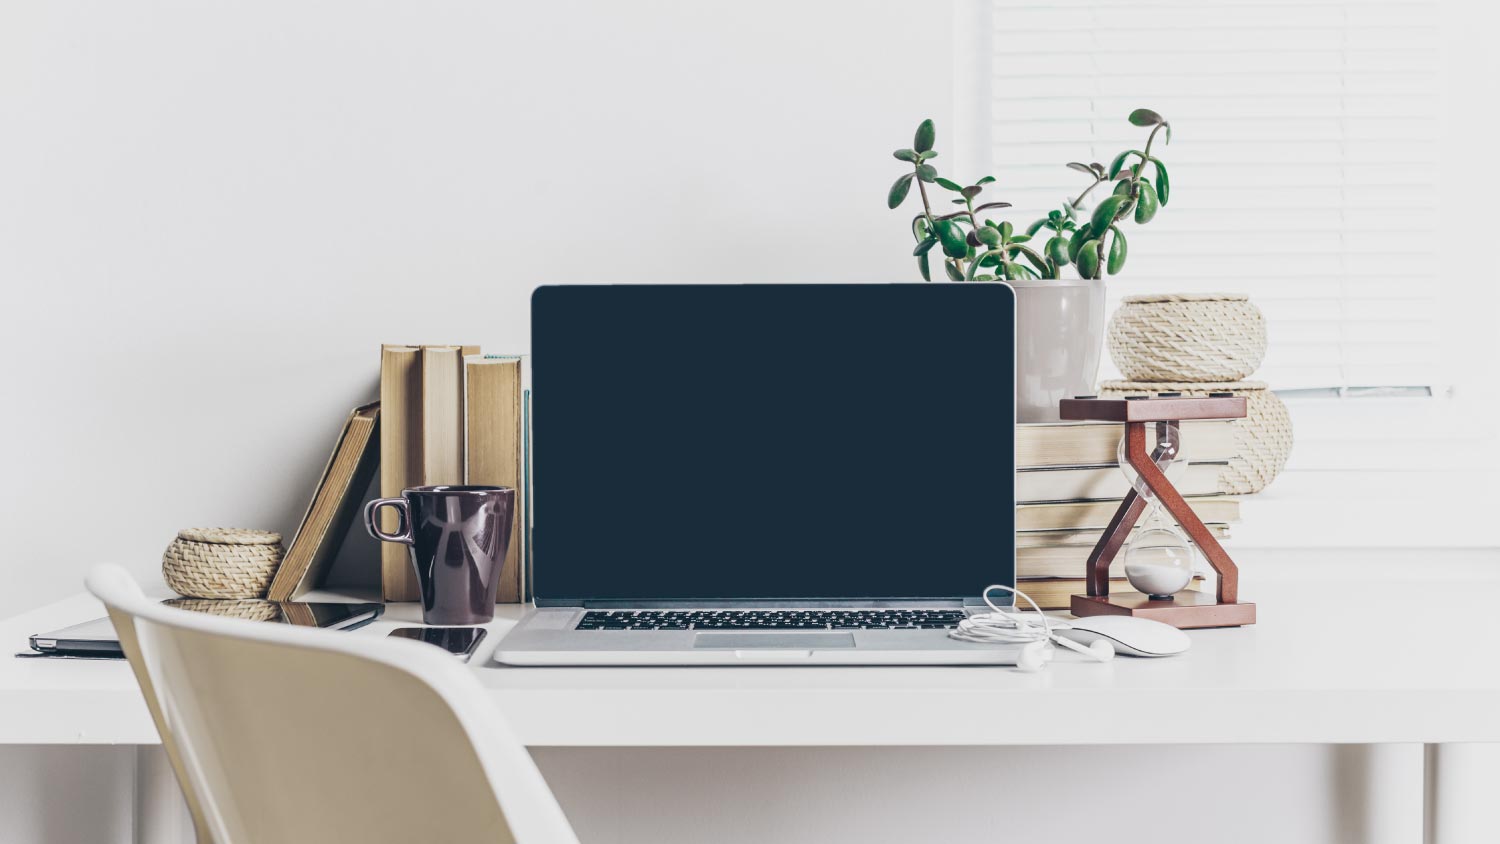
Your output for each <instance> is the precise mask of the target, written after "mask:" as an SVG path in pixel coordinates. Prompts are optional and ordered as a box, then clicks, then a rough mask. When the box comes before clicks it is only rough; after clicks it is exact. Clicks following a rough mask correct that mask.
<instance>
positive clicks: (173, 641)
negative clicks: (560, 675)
mask: <svg viewBox="0 0 1500 844" xmlns="http://www.w3.org/2000/svg"><path fill="white" fill-rule="evenodd" d="M88 589H89V591H90V592H92V593H93V594H94V596H95V597H97V598H99V600H101V601H103V602H104V605H105V606H106V607H108V609H109V615H110V619H111V620H112V621H113V622H114V626H115V631H116V632H117V633H118V634H119V636H120V642H121V644H122V645H123V647H124V650H125V653H126V655H127V656H128V657H129V659H130V664H131V666H132V668H133V669H134V670H135V676H136V680H137V681H139V683H140V686H141V690H142V692H143V693H144V694H145V697H146V702H147V704H148V705H149V706H150V708H151V715H152V717H153V718H155V719H156V727H157V730H158V731H159V732H160V733H161V739H162V744H163V745H164V747H165V749H166V751H167V754H168V757H169V758H170V759H171V762H172V767H173V769H174V770H175V771H176V773H177V781H178V782H179V783H180V784H181V785H182V790H183V792H184V794H185V796H186V797H187V802H188V809H189V811H191V812H192V815H193V822H194V825H195V826H196V828H197V832H198V838H199V841H200V842H202V844H297V842H316V844H326V842H329V841H349V842H358V843H359V844H382V842H390V844H412V843H413V842H444V844H466V843H467V842H485V844H501V842H519V844H542V842H546V844H551V842H560V843H561V844H569V843H570V842H571V843H572V844H576V842H577V838H575V837H574V835H573V832H572V830H571V828H570V827H569V826H568V822H567V819H566V818H565V817H564V816H563V813H562V809H561V808H559V807H558V805H557V801H556V800H555V799H554V798H553V796H552V792H551V791H550V790H548V788H547V784H546V782H545V781H544V780H543V779H542V775H541V773H540V772H539V771H537V768H536V765H535V764H534V763H533V762H532V760H531V757H530V755H528V754H527V752H526V749H525V747H523V746H522V745H521V743H520V742H519V741H517V740H516V737H515V735H513V734H512V733H511V731H510V729H509V728H508V726H507V725H506V724H505V723H504V721H503V719H502V716H501V714H500V712H499V710H498V709H497V708H496V707H495V706H494V705H493V703H492V702H491V701H490V700H489V699H488V698H487V696H486V695H485V693H484V691H483V689H482V687H481V686H480V685H479V682H478V681H477V680H476V679H475V678H474V677H473V676H472V675H471V674H470V672H469V670H468V669H466V668H464V667H463V666H462V665H461V664H459V663H458V662H457V661H456V660H455V659H453V658H452V657H451V656H449V655H447V654H446V653H444V652H442V651H440V650H438V649H436V648H433V647H432V646H430V645H424V644H421V643H418V642H410V641H396V640H390V639H387V638H385V637H376V636H360V635H358V634H357V633H335V632H329V631H321V630H312V629H307V628H298V627H291V626H288V625H281V624H264V623H258V622H249V621H238V620H234V619H226V618H216V617H211V616H207V615H204V614H202V613H195V612H188V611H185V610H177V609H172V608H170V607H166V606H163V605H161V604H160V603H158V602H156V601H152V600H149V599H147V598H146V597H145V596H144V595H142V594H141V590H140V588H139V587H138V586H137V585H136V583H135V581H133V580H132V579H131V578H130V576H129V575H128V574H127V573H126V572H125V570H124V569H122V568H120V567H119V566H100V567H98V568H96V569H94V570H93V571H92V572H90V574H89V576H88Z"/></svg>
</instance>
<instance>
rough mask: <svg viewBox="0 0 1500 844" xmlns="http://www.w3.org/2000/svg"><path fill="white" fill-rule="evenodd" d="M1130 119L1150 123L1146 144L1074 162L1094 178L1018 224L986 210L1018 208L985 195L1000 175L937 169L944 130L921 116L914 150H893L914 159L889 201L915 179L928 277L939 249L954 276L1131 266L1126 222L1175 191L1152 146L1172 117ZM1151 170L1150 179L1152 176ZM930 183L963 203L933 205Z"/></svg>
mask: <svg viewBox="0 0 1500 844" xmlns="http://www.w3.org/2000/svg"><path fill="white" fill-rule="evenodd" d="M1129 119H1130V122H1131V124H1132V125H1134V126H1139V127H1141V128H1143V129H1144V128H1150V130H1151V133H1150V134H1149V135H1147V137H1146V144H1145V149H1127V150H1125V151H1124V152H1122V153H1120V154H1119V155H1117V156H1115V157H1114V159H1113V160H1112V161H1110V163H1109V166H1108V167H1105V166H1104V165H1103V164H1098V163H1094V164H1084V163H1081V162H1077V161H1072V162H1069V163H1068V167H1069V168H1070V169H1073V170H1076V171H1078V172H1079V173H1082V174H1083V175H1085V176H1087V177H1088V178H1089V179H1090V180H1091V181H1090V183H1089V185H1088V186H1087V187H1085V188H1084V189H1083V190H1082V191H1080V192H1079V193H1078V195H1077V196H1075V197H1069V198H1068V199H1067V200H1066V201H1065V202H1063V204H1062V207H1061V208H1058V209H1055V210H1052V211H1048V212H1047V216H1045V217H1043V218H1041V219H1040V220H1037V221H1036V222H1034V223H1032V224H1031V225H1029V226H1027V227H1026V229H1025V231H1017V230H1016V228H1015V226H1014V225H1013V224H1012V223H1011V222H1010V221H1009V220H1001V221H999V222H996V221H995V220H993V219H991V218H990V217H988V216H985V212H986V211H992V212H993V211H995V210H996V209H1001V208H1009V207H1011V205H1010V203H1009V202H1000V201H994V202H980V201H979V195H980V194H981V193H983V192H984V189H985V186H986V185H989V184H991V183H993V182H994V181H995V177H994V176H985V177H984V178H982V179H979V180H978V181H976V182H974V183H973V184H971V185H961V184H959V183H958V182H955V181H953V180H951V179H946V178H943V177H942V176H939V175H938V171H937V167H935V166H934V165H933V164H931V163H930V162H931V161H932V159H934V158H936V157H937V152H936V151H935V150H934V149H933V148H932V147H933V144H934V143H935V141H936V135H937V132H936V130H935V129H934V127H933V124H932V121H931V120H924V121H922V123H921V125H920V126H918V127H917V133H916V137H915V138H914V139H913V141H912V145H911V149H898V150H896V152H895V153H894V155H895V156H896V158H897V159H899V160H901V161H905V162H908V163H910V164H911V166H912V172H910V173H907V174H905V175H903V176H902V177H901V178H899V179H897V180H896V183H895V184H893V185H891V190H890V194H889V196H888V197H887V200H886V202H887V205H889V206H890V207H891V208H892V209H894V208H897V207H900V205H901V203H902V202H905V201H906V197H907V195H908V194H909V193H910V192H911V186H912V184H913V183H915V184H916V186H917V193H918V194H919V195H920V196H921V198H922V213H920V214H918V215H917V216H915V217H913V218H912V221H911V233H912V236H913V237H915V238H916V241H917V246H916V249H914V250H913V251H912V254H913V255H915V256H916V257H917V268H918V269H919V270H920V271H921V272H922V278H923V279H926V280H927V281H931V280H932V269H931V265H930V259H929V257H928V256H929V254H930V253H931V252H932V251H933V250H934V249H938V250H940V253H941V256H942V261H943V271H944V272H945V273H946V274H947V276H948V278H949V279H951V280H953V281H994V280H996V279H1008V280H1015V279H1024V278H1038V279H1046V278H1060V277H1061V275H1060V274H1061V273H1062V271H1063V269H1064V268H1066V267H1068V266H1069V265H1071V266H1072V267H1073V268H1074V270H1075V271H1076V272H1077V273H1078V275H1079V277H1081V278H1103V277H1104V274H1105V273H1108V274H1110V275H1114V274H1115V273H1118V272H1119V271H1120V270H1121V268H1123V267H1124V266H1125V256H1126V254H1127V252H1128V250H1129V244H1128V242H1127V241H1126V239H1125V232H1124V231H1123V230H1122V229H1121V225H1122V224H1123V223H1125V222H1126V221H1127V220H1128V219H1131V218H1134V220H1135V222H1136V224H1138V225H1145V224H1146V223H1149V222H1151V220H1152V218H1153V217H1155V216H1156V212H1157V210H1158V209H1160V208H1161V207H1163V206H1165V205H1166V204H1167V199H1168V197H1169V196H1170V194H1171V182H1170V181H1169V180H1168V178H1167V167H1166V165H1165V164H1163V163H1162V162H1161V159H1160V158H1158V157H1157V156H1155V155H1153V154H1152V152H1151V148H1152V145H1153V144H1154V143H1155V142H1156V136H1157V133H1158V132H1160V133H1162V143H1163V145H1166V144H1169V143H1171V141H1172V126H1171V124H1169V123H1168V122H1167V121H1166V120H1164V119H1163V118H1162V116H1161V115H1160V114H1157V113H1156V112H1154V111H1152V110H1151V109H1148V108H1138V109H1136V110H1135V111H1132V112H1131V113H1130V118H1129ZM1148 165H1149V167H1148ZM1148 169H1149V171H1150V174H1151V178H1150V179H1147V178H1146V175H1147V171H1148ZM1106 182H1114V183H1115V187H1114V191H1113V193H1111V194H1110V195H1109V196H1107V197H1106V198H1105V199H1104V200H1102V201H1101V202H1099V204H1098V205H1096V206H1094V208H1093V210H1092V211H1091V212H1090V213H1088V215H1087V219H1084V217H1083V215H1082V213H1081V212H1082V211H1083V208H1084V206H1083V201H1084V198H1085V197H1087V196H1088V195H1089V194H1090V193H1091V192H1093V190H1094V189H1095V188H1097V187H1099V186H1100V185H1102V184H1104V183H1106ZM928 185H936V186H938V187H940V188H942V189H943V190H946V191H950V192H952V193H954V194H957V196H956V197H952V198H951V199H950V201H951V203H952V204H953V205H957V206H960V207H959V208H957V209H954V210H951V211H946V212H944V211H942V209H941V208H940V209H939V211H934V209H933V206H932V203H933V199H932V197H930V196H929V195H928V193H927V186H928ZM939 198H943V197H942V195H940V196H939ZM976 203H977V204H976ZM995 216H999V214H998V213H996V214H995ZM1044 237H1045V239H1043V238H1044Z"/></svg>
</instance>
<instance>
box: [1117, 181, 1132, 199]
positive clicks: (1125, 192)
mask: <svg viewBox="0 0 1500 844" xmlns="http://www.w3.org/2000/svg"><path fill="white" fill-rule="evenodd" d="M1114 193H1115V195H1116V196H1129V195H1130V180H1129V179H1121V180H1120V182H1119V184H1117V185H1115V190H1114Z"/></svg>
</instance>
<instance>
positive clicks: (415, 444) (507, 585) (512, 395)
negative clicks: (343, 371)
mask: <svg viewBox="0 0 1500 844" xmlns="http://www.w3.org/2000/svg"><path fill="white" fill-rule="evenodd" d="M522 404H523V394H522V373H521V358H519V357H516V356H512V355H482V354H480V353H479V347H478V346H397V345H386V346H382V347H381V349H380V409H381V410H380V415H381V421H380V494H381V496H382V497H386V498H391V497H395V496H399V495H400V494H401V491H402V490H403V489H406V488H408V487H414V486H430V485H433V484H482V485H489V486H504V487H510V488H512V489H515V490H517V491H518V494H517V500H516V507H515V511H514V512H513V514H512V519H513V522H512V525H511V534H510V535H511V539H510V547H509V548H508V549H507V551H506V557H505V559H506V563H505V569H504V571H503V573H502V575H501V580H500V594H499V600H500V601H501V602H502V603H514V602H518V601H521V600H523V599H524V596H525V594H526V583H525V568H526V567H525V564H524V561H525V559H526V551H525V547H524V542H525V536H524V532H523V531H522V530H521V529H520V526H521V512H520V511H521V497H522V495H521V490H522V483H521V481H522V442H521V438H522V431H523V427H522V419H521V412H522ZM382 515H383V516H384V517H385V518H386V519H387V520H388V523H385V524H382V525H381V527H382V529H384V530H392V531H393V530H395V529H396V528H397V525H396V524H395V519H396V516H395V514H393V513H390V512H389V508H386V511H385V512H384V513H383V514H382ZM380 580H381V584H382V590H383V592H384V594H385V599H386V600H387V601H415V600H418V599H419V598H420V594H419V593H418V591H417V580H416V574H415V572H413V571H412V568H411V562H410V560H409V559H408V557H407V549H406V546H404V545H400V544H397V543H392V542H383V543H381V578H380Z"/></svg>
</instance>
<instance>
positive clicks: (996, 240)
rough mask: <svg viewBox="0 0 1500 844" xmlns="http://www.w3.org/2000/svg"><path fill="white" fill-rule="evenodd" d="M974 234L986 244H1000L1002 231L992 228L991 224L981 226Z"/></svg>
mask: <svg viewBox="0 0 1500 844" xmlns="http://www.w3.org/2000/svg"><path fill="white" fill-rule="evenodd" d="M974 236H975V238H976V239H978V241H979V242H980V243H983V244H984V245H985V246H999V245H1000V232H998V231H996V230H994V229H992V228H990V227H989V226H980V227H979V228H978V229H976V230H975V231H974Z"/></svg>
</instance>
